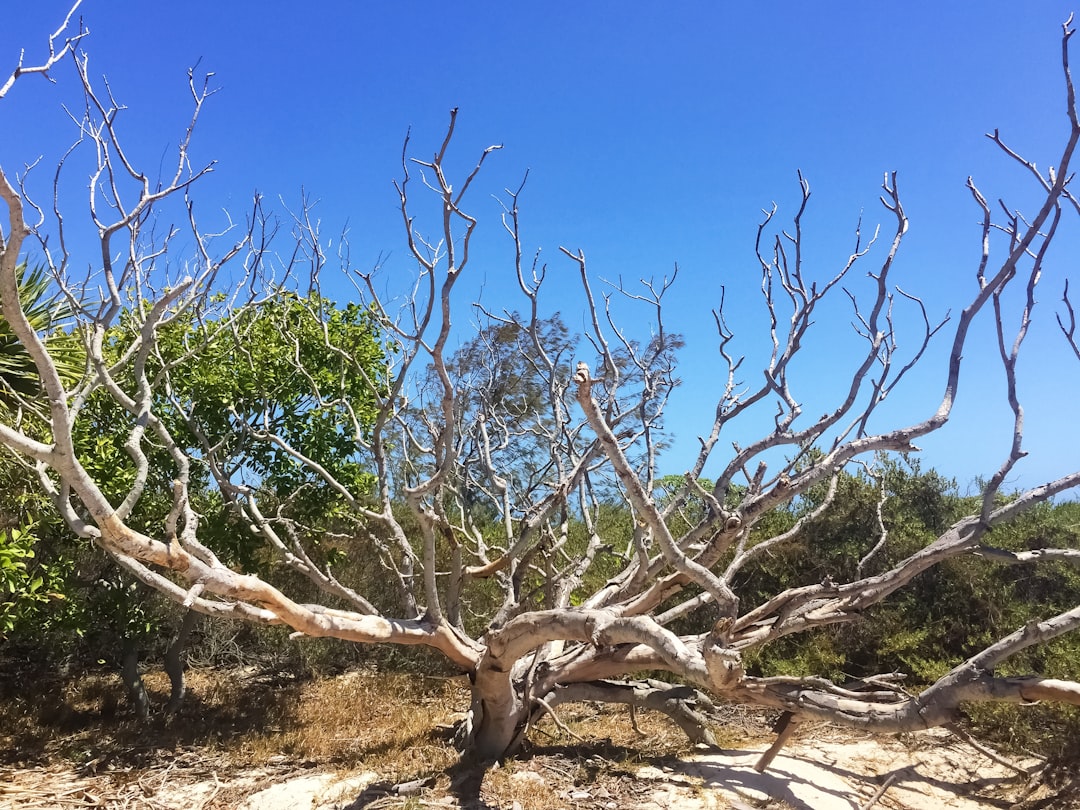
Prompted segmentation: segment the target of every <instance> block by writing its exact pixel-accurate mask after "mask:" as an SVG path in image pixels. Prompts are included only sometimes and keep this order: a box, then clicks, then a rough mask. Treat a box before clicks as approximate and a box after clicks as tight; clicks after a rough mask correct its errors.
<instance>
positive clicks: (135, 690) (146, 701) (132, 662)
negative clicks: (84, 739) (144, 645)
mask: <svg viewBox="0 0 1080 810" xmlns="http://www.w3.org/2000/svg"><path fill="white" fill-rule="evenodd" d="M122 659H123V660H122V664H121V666H120V677H121V678H122V679H123V681H124V688H125V689H126V690H127V696H128V700H129V701H130V702H131V705H132V707H133V708H134V709H135V716H136V717H138V718H139V719H140V720H147V719H148V718H149V717H150V697H149V695H147V694H146V686H145V685H144V684H143V680H142V675H140V674H139V647H138V645H137V644H136V643H135V641H134V640H133V639H131V638H125V639H124V646H123V652H122Z"/></svg>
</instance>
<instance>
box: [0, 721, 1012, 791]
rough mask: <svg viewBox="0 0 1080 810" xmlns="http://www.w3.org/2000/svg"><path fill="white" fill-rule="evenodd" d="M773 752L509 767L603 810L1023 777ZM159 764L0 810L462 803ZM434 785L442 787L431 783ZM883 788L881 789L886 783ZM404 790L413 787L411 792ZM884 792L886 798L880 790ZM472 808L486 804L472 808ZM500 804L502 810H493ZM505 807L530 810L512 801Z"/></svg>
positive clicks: (905, 754)
mask: <svg viewBox="0 0 1080 810" xmlns="http://www.w3.org/2000/svg"><path fill="white" fill-rule="evenodd" d="M765 747H766V746H765V745H764V744H763V745H760V746H756V747H754V748H752V749H751V748H747V749H744V750H731V751H719V752H717V751H709V752H702V753H700V754H697V755H694V756H690V757H686V758H683V759H681V760H671V761H664V762H658V763H657V764H653V765H648V766H644V767H638V769H637V770H636V772H635V773H634V775H632V776H631V775H629V774H625V773H624V774H622V775H620V776H619V777H618V778H616V779H614V780H608V781H606V782H603V783H601V782H597V783H595V784H589V785H583V786H578V785H575V784H573V783H572V782H571V781H568V780H563V779H561V778H560V777H559V775H558V771H559V768H556V767H550V768H545V767H543V765H542V764H541V763H538V762H536V761H529V760H524V761H521V762H516V763H511V764H508V765H507V766H506V767H507V768H508V769H510V770H511V771H512V773H511V775H510V779H512V780H520V782H521V783H522V784H524V783H525V782H533V783H543V786H544V787H546V788H550V789H551V790H552V791H555V792H556V794H557V795H558V796H559V801H560V804H563V805H564V806H565V807H566V808H567V809H568V810H570V808H590V809H591V808H597V810H668V809H669V808H671V809H672V810H706V809H708V810H711V809H712V808H736V809H737V810H750V809H751V808H776V809H777V810H779V809H780V808H783V810H862V808H866V807H867V806H868V804H869V803H871V802H872V803H873V807H874V808H875V810H877V809H879V808H880V810H979V809H980V808H1002V807H1008V806H1009V805H1010V804H1011V802H1010V801H1009V800H1008V799H1007V798H1005V797H1006V796H1007V794H1010V793H1013V794H1015V792H1016V791H1017V789H1018V788H1020V787H1022V785H1023V779H1022V778H1021V779H1019V780H1018V779H1017V778H1016V774H1015V773H1014V772H1012V771H1010V770H1008V769H1007V768H1005V767H1003V766H1001V765H998V764H996V763H994V762H992V761H991V760H989V759H987V758H986V757H984V756H983V755H982V754H980V753H978V752H977V751H975V750H974V749H973V748H971V747H970V746H968V745H966V744H965V743H963V742H962V741H960V740H958V739H957V738H955V737H953V736H951V735H949V734H948V733H947V732H930V733H926V734H923V735H919V736H917V737H915V736H909V737H905V738H903V739H897V738H871V737H867V738H864V739H857V738H856V739H853V738H852V735H851V733H850V732H849V731H838V730H832V729H830V728H829V727H821V728H818V729H816V730H813V731H810V730H807V732H806V733H804V734H803V735H802V736H801V737H800V738H799V739H797V740H794V741H792V742H791V744H790V745H789V746H788V747H787V748H785V749H784V752H783V753H782V754H781V755H780V756H778V757H777V758H776V759H775V760H774V761H773V763H772V765H771V766H770V767H769V769H768V770H767V771H766V772H765V773H763V774H759V773H758V772H757V771H755V770H754V767H753V766H754V763H755V762H756V761H757V759H758V757H759V756H760V755H761V752H762V751H763V750H764V749H765ZM205 768H206V765H205V763H203V765H202V766H200V769H193V770H191V771H190V772H187V773H185V772H183V771H182V770H181V769H157V770H153V771H150V772H147V773H144V774H141V775H140V776H139V777H138V778H137V779H131V780H129V781H128V782H124V781H122V780H121V781H118V779H117V777H116V776H115V775H114V776H112V777H110V776H105V775H98V776H84V777H80V776H77V775H76V774H74V773H71V772H63V771H60V770H28V771H19V770H7V771H2V772H0V808H4V809H5V810H6V809H7V808H12V810H14V808H25V810H44V808H74V807H97V808H117V810H119V808H147V810H223V809H224V810H233V808H235V809H236V810H363V808H367V807H372V808H374V807H379V808H383V807H403V806H406V807H459V806H461V804H459V802H458V800H457V799H456V798H455V797H454V795H452V794H451V793H450V792H449V791H447V790H446V789H445V786H443V789H429V788H427V787H426V786H424V787H419V786H415V787H416V788H417V789H416V790H415V792H413V793H412V794H411V795H410V796H398V795H395V793H394V792H393V791H390V790H388V787H389V786H387V785H385V784H383V785H381V786H380V783H379V782H378V780H379V775H378V774H376V773H374V772H371V771H366V772H363V771H358V772H345V773H338V772H330V771H322V770H319V769H311V770H308V771H303V772H297V771H296V770H294V769H291V768H289V767H288V765H287V763H280V764H279V765H276V766H269V767H267V768H265V769H257V770H252V771H246V772H241V773H234V774H230V775H227V776H224V775H219V773H218V772H217V771H215V770H213V769H212V768H211V769H209V770H206V769H205ZM433 781H434V780H433ZM883 787H884V788H885V790H884V792H880V791H881V789H882V788H883ZM405 792H406V793H408V792H409V791H408V790H406V791H405ZM879 794H880V795H879ZM466 806H469V807H481V808H482V807H488V806H489V805H486V804H484V803H483V802H482V801H481V802H480V803H475V802H469V803H468V804H467V805H466ZM492 806H494V805H492ZM503 810H530V808H529V807H528V806H527V805H525V806H523V804H522V803H521V802H517V801H514V802H513V803H512V804H511V805H507V806H506V807H505V808H503Z"/></svg>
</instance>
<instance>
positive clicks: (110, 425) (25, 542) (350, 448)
mask: <svg viewBox="0 0 1080 810" xmlns="http://www.w3.org/2000/svg"><path fill="white" fill-rule="evenodd" d="M24 289H25V287H24ZM137 321H138V318H136V317H135V313H130V312H129V313H125V314H124V315H123V316H122V317H121V319H120V322H119V324H118V325H117V326H116V327H114V328H113V329H111V330H110V331H109V332H108V333H107V334H106V336H105V344H104V348H105V352H106V360H107V361H115V360H116V359H118V358H119V357H121V355H122V354H123V353H124V352H125V351H126V350H127V348H128V347H129V345H130V343H131V341H132V339H133V338H134V337H135V335H136V334H137ZM0 325H2V324H0ZM0 337H2V335H0ZM159 337H160V343H159V350H158V352H157V354H156V355H154V356H152V357H151V358H150V360H149V362H148V373H149V375H150V376H151V378H154V377H157V379H158V383H159V384H158V385H157V386H156V388H155V395H156V398H155V399H154V401H153V408H154V411H155V413H156V414H157V415H158V416H159V418H161V419H162V420H163V421H164V422H165V424H166V426H167V428H168V429H169V431H170V433H171V434H172V436H173V437H174V438H175V440H176V441H177V442H178V444H179V445H180V446H181V447H182V448H183V449H184V450H185V451H187V452H188V453H189V454H190V455H191V457H192V459H193V460H194V463H193V465H192V469H191V481H190V483H189V489H190V497H191V501H192V506H193V508H194V509H195V510H196V512H197V513H198V514H199V515H200V516H201V517H200V539H202V541H203V542H205V543H207V544H208V545H210V546H211V547H213V548H215V550H217V551H218V553H219V554H220V556H221V557H222V559H223V560H224V561H225V562H227V563H229V564H236V565H240V566H243V567H245V568H246V569H247V570H253V571H260V572H263V573H265V574H268V575H271V577H273V576H280V575H279V574H278V573H277V572H276V571H275V570H274V569H272V568H271V567H270V566H269V565H268V563H269V562H270V561H269V559H268V558H267V557H266V555H265V554H264V552H262V550H261V548H260V543H259V541H258V540H257V538H255V537H254V536H253V535H252V534H251V533H250V532H248V531H246V530H245V529H244V527H243V526H242V525H241V523H240V521H239V520H238V519H237V517H236V516H235V515H234V514H233V513H232V511H231V510H230V509H229V508H228V505H227V502H226V499H225V498H224V497H223V496H222V494H221V493H220V492H219V491H218V490H217V489H216V488H215V487H214V486H213V482H212V480H211V477H210V475H209V470H208V468H207V466H206V465H205V464H203V463H200V458H201V457H202V453H201V450H200V440H199V438H198V437H197V436H196V435H195V434H193V433H192V430H191V426H190V425H189V423H188V421H187V420H186V419H185V414H183V413H182V412H181V411H180V410H178V409H177V407H176V406H175V405H176V403H179V404H180V405H181V406H183V407H185V408H190V409H191V415H192V416H193V422H194V424H195V426H196V427H197V428H198V430H199V431H201V433H202V434H203V436H204V437H206V438H207V439H208V440H209V441H210V442H211V443H215V444H219V445H220V446H221V448H222V450H223V458H224V459H225V460H226V463H227V464H229V465H231V467H229V468H228V469H227V473H228V474H229V475H231V476H232V477H233V480H239V479H240V478H244V479H246V480H247V481H248V482H249V483H250V484H251V485H253V486H256V487H260V488H261V489H262V490H263V492H264V504H265V505H267V506H268V507H273V506H277V505H281V504H282V503H283V502H284V499H285V498H286V497H287V496H288V495H289V494H290V492H297V491H298V492H299V494H298V495H296V496H295V497H293V498H292V499H291V500H290V501H289V502H288V508H290V509H292V510H293V512H294V514H295V515H297V516H298V517H300V518H302V519H303V520H304V521H305V522H306V523H307V524H308V525H310V526H311V527H312V529H313V531H318V530H319V529H325V528H327V527H329V526H332V525H333V524H334V522H335V521H336V520H337V519H338V515H339V513H340V512H341V510H342V502H341V499H340V497H339V496H338V495H337V493H336V492H335V491H333V490H332V489H331V488H330V487H328V486H327V485H326V484H325V482H323V481H321V480H320V479H317V478H315V477H314V476H312V475H311V474H310V473H307V472H305V471H304V470H303V468H301V467H300V465H298V464H297V463H296V462H295V461H294V460H293V459H291V458H290V457H289V456H288V455H287V454H286V453H284V452H282V451H281V450H280V448H274V447H267V445H266V444H265V443H262V442H255V441H253V440H252V438H251V436H250V434H248V433H245V429H244V426H245V425H246V426H248V427H249V428H252V429H255V430H270V431H272V432H275V433H277V434H278V435H280V436H281V437H282V438H284V439H285V440H286V441H288V442H289V443H291V444H293V446H295V447H298V448H300V449H302V451H303V452H305V453H308V454H310V455H311V456H313V457H315V458H318V459H319V461H320V462H321V463H323V464H324V466H325V467H326V468H327V469H328V470H329V471H330V472H331V473H332V474H333V475H335V476H336V477H337V478H338V479H339V480H340V481H342V482H343V483H345V484H346V485H347V486H350V487H353V488H354V490H356V491H360V492H362V491H363V490H364V488H366V487H368V486H369V485H370V480H371V476H370V474H369V473H368V472H367V468H366V465H365V464H364V459H363V457H362V456H361V454H360V453H359V451H358V449H357V443H356V438H357V435H358V434H359V435H361V436H363V435H366V433H367V432H368V431H370V428H371V423H372V420H373V418H374V412H375V411H374V407H375V405H374V402H375V400H374V397H375V392H377V391H379V390H380V388H383V389H384V388H385V385H386V380H385V362H384V361H385V356H386V352H387V351H388V349H387V348H386V347H385V346H384V344H383V343H382V340H381V336H380V333H379V330H378V328H377V326H376V322H375V319H374V318H373V317H372V316H371V314H370V313H369V312H368V311H367V310H365V309H364V308H363V307H360V306H357V305H354V304H349V305H347V306H345V307H337V306H336V305H335V304H333V302H330V301H326V300H324V299H321V298H320V297H319V296H317V295H310V296H307V297H300V296H297V295H295V294H293V293H284V292H282V293H279V294H278V295H276V296H274V297H272V298H271V299H270V300H269V301H268V302H266V303H264V304H263V305H261V306H258V307H252V308H250V309H247V310H244V311H242V312H240V313H238V314H237V315H236V316H235V317H232V318H231V319H230V318H229V316H228V313H225V314H223V315H222V316H221V317H218V318H207V317H204V318H203V319H201V320H196V319H195V318H193V317H187V316H184V317H177V318H175V319H173V320H172V321H170V322H169V323H167V324H165V325H164V326H163V327H162V328H161V329H160V332H159ZM298 363H299V364H300V365H301V366H302V369H303V370H302V371H301V370H300V369H298V366H297V364H298ZM166 365H167V366H168V373H169V376H170V381H171V392H170V393H171V395H172V397H174V398H175V400H173V399H169V398H167V397H166V396H165V392H164V386H162V385H160V381H161V376H160V375H161V374H162V373H163V370H164V369H165V367H166ZM118 382H119V383H120V385H121V386H123V387H125V388H129V389H130V388H131V387H132V386H133V380H131V379H130V378H129V377H126V376H124V374H123V373H122V374H121V375H120V376H119V378H118ZM23 390H24V391H27V392H29V391H32V390H34V389H33V388H32V387H30V386H28V387H25V388H24V389H23ZM130 429H131V417H130V415H129V414H127V413H126V412H125V411H123V410H122V409H120V408H119V406H118V405H117V404H116V403H115V402H114V401H113V400H112V399H111V398H110V397H109V396H107V395H106V394H105V392H103V391H100V390H99V391H97V392H95V393H94V394H93V395H92V396H91V397H90V398H89V399H88V400H87V401H86V402H85V404H84V405H83V407H82V409H81V411H80V413H79V418H78V420H77V421H76V423H75V431H74V440H75V446H76V452H77V454H78V457H79V459H80V461H81V462H82V464H83V466H84V467H85V468H86V469H87V471H88V472H89V473H90V475H91V476H92V477H93V478H94V480H96V481H97V482H99V484H100V485H101V487H102V490H103V491H104V492H105V494H106V496H107V497H109V499H110V500H112V501H113V502H114V503H118V502H119V500H120V499H122V498H123V497H124V496H125V495H126V494H127V493H128V492H129V491H130V488H131V485H132V483H133V482H134V478H135V474H136V467H135V464H134V462H133V461H132V459H131V458H130V456H129V455H128V453H127V451H126V450H125V449H124V443H125V442H126V441H127V439H128V436H129V432H130ZM143 449H144V452H146V454H147V456H148V458H149V462H150V463H149V473H150V474H149V478H148V480H147V483H146V487H145V490H144V493H143V495H142V497H141V499H140V501H139V503H138V505H137V507H136V509H135V511H134V512H133V514H132V515H131V518H130V524H131V525H132V526H133V527H134V528H137V529H140V530H144V531H149V532H150V533H152V534H156V533H158V532H160V530H161V526H162V521H163V520H164V518H165V516H166V515H167V514H168V511H169V509H170V507H171V505H172V479H173V477H174V475H175V465H174V463H173V460H172V459H171V457H170V456H169V455H168V453H167V452H166V450H165V448H164V447H162V446H160V444H159V443H158V442H157V441H156V439H155V437H154V436H153V434H152V433H149V432H148V433H147V435H146V437H145V440H144V443H143ZM0 477H2V478H4V480H5V481H7V484H8V485H7V486H5V487H3V491H0V529H2V530H3V533H0V561H2V562H0V565H2V566H3V567H2V568H0V599H3V600H4V606H3V608H2V610H3V613H0V635H5V634H6V635H8V636H9V638H10V639H11V640H12V641H13V642H17V643H22V644H32V645H34V646H37V647H39V648H40V649H42V650H45V649H50V650H54V651H55V652H57V653H59V652H61V651H62V650H64V649H68V648H70V647H72V645H76V646H82V644H83V642H82V641H81V640H82V639H85V640H86V642H85V643H86V646H87V647H91V646H92V647H94V648H95V649H96V650H98V651H100V652H95V656H97V655H100V656H104V657H105V658H108V659H111V658H118V656H119V644H118V640H120V639H124V638H128V639H136V640H139V643H140V644H146V643H149V642H150V641H152V640H153V639H154V638H157V637H159V636H161V634H162V632H163V631H164V630H165V629H166V628H167V627H168V626H169V625H170V624H171V622H172V619H171V618H170V614H171V612H172V608H171V607H169V608H167V607H166V604H165V603H164V602H163V600H161V599H160V598H159V597H158V596H157V595H156V594H152V593H150V592H148V591H147V590H146V589H144V588H142V587H141V586H138V587H136V586H134V585H133V584H132V583H131V582H130V580H128V578H127V577H126V576H125V575H122V574H121V573H120V571H119V570H118V569H116V568H114V567H113V566H111V565H110V564H109V563H108V561H107V560H106V559H105V558H104V557H103V556H102V555H101V553H100V552H99V551H98V550H96V549H95V548H93V547H90V546H87V545H85V544H84V543H82V542H79V541H77V540H76V539H75V538H73V537H72V536H71V534H70V531H69V530H67V529H66V527H64V526H63V525H62V523H61V522H60V520H59V518H58V516H57V515H56V514H55V512H53V510H52V508H51V504H49V503H48V501H47V499H45V498H44V497H42V496H41V495H39V494H37V493H38V492H39V490H38V488H37V486H36V482H35V481H33V473H32V471H30V470H28V469H26V468H23V467H20V466H18V465H17V464H15V463H14V462H13V461H12V460H10V459H8V460H3V459H0ZM21 521H22V522H21ZM30 525H32V526H33V527H34V534H33V536H32V537H31V535H30V534H29V533H28V532H27V531H25V530H24V528H23V527H24V526H30ZM13 532H14V534H13ZM13 538H15V539H17V541H18V542H14V541H13ZM320 553H323V554H325V556H326V557H327V558H330V559H332V560H333V562H334V563H335V564H337V565H339V566H342V567H346V566H348V565H349V560H348V559H347V556H348V555H349V550H347V549H345V548H338V547H336V546H334V545H333V544H326V545H324V546H323V547H322V548H321V549H316V551H315V555H314V556H315V557H316V559H318V558H319V555H320ZM358 556H360V555H358ZM365 576H367V577H369V578H371V579H375V578H376V577H377V572H375V571H374V570H373V571H367V572H365ZM5 594H7V595H5ZM8 603H11V604H8Z"/></svg>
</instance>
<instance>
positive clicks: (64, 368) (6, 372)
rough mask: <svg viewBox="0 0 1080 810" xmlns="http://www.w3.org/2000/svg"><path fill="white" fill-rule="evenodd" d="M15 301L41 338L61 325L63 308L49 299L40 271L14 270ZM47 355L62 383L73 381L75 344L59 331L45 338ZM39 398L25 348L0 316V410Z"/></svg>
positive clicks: (79, 366)
mask: <svg viewBox="0 0 1080 810" xmlns="http://www.w3.org/2000/svg"><path fill="white" fill-rule="evenodd" d="M17 273H18V284H19V299H20V302H21V303H22V310H23V313H24V314H25V315H26V319H27V321H29V323H30V326H31V328H33V329H34V331H35V332H38V333H39V334H44V333H47V332H49V331H50V330H56V328H57V327H58V326H59V325H60V324H62V323H63V321H64V319H65V317H66V315H67V312H68V310H67V308H66V307H65V306H63V305H58V304H57V303H56V301H54V300H53V299H51V298H50V297H49V279H48V276H47V274H46V272H45V269H44V268H43V267H40V266H39V267H35V268H34V269H33V270H30V269H28V268H27V265H26V262H23V263H22V264H21V265H19V267H18V268H17ZM46 346H47V347H48V349H49V354H50V356H51V357H52V358H53V362H54V363H55V364H56V368H57V371H59V372H60V376H61V378H62V379H65V380H74V379H77V378H78V377H79V375H80V374H81V373H82V370H83V354H82V352H81V350H80V349H79V347H78V344H77V342H76V341H75V340H74V339H73V338H72V337H71V336H70V335H67V334H65V333H63V332H60V331H54V332H53V333H52V334H51V335H49V336H48V337H47V338H46ZM40 394H41V379H40V377H39V376H38V373H37V368H36V367H35V366H34V361H33V359H32V358H31V357H30V354H29V352H27V351H26V347H25V346H23V345H22V343H21V342H20V341H19V339H18V338H17V337H16V336H15V332H14V331H13V330H12V328H11V324H10V323H8V322H7V320H5V319H4V318H3V317H2V316H0V409H4V408H7V409H11V408H15V407H16V406H17V403H18V401H19V400H20V399H24V400H33V399H34V398H36V397H37V396H39V395H40Z"/></svg>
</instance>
